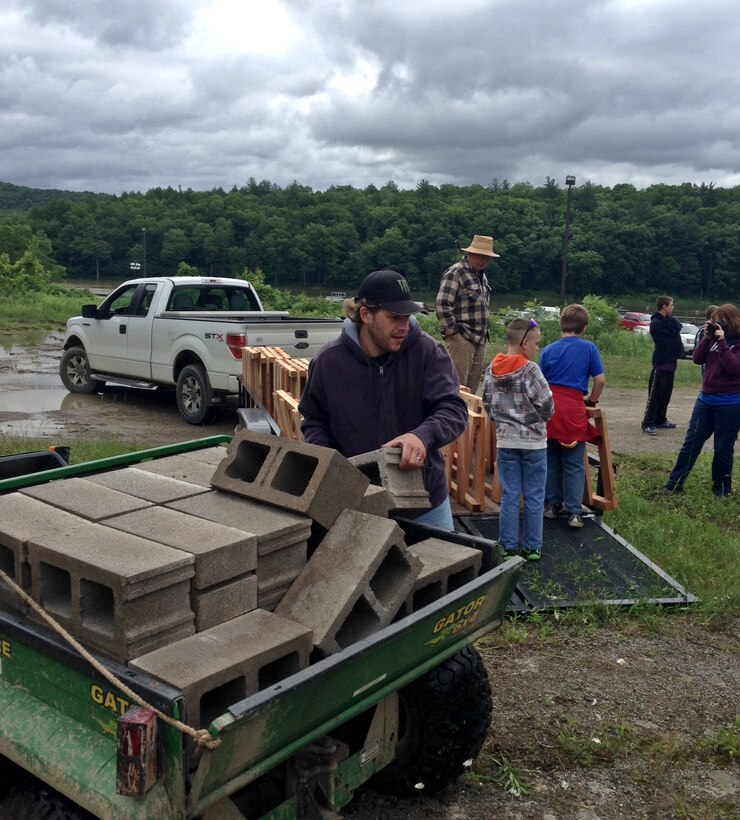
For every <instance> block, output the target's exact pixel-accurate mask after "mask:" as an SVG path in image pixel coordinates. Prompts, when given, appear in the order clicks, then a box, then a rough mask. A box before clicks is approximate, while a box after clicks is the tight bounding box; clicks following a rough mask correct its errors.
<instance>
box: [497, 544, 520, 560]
mask: <svg viewBox="0 0 740 820" xmlns="http://www.w3.org/2000/svg"><path fill="white" fill-rule="evenodd" d="M498 545H499V547H501V554H502V555H503V556H504V561H506V560H507V558H513V557H514V556H515V555H518V554H519V550H517V548H516V547H507V546H506V545H505V544H502V543H501V542H500V541H499V542H498Z"/></svg>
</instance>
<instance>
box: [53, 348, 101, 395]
mask: <svg viewBox="0 0 740 820" xmlns="http://www.w3.org/2000/svg"><path fill="white" fill-rule="evenodd" d="M59 375H60V377H61V379H62V384H63V385H64V386H65V387H66V388H67V390H69V392H70V393H98V392H99V391H100V390H101V389H102V388H103V382H99V381H95V380H94V379H91V378H90V362H88V360H87V353H86V352H85V348H84V347H70V348H69V349H68V350H65V351H64V353H63V354H62V360H61V362H59Z"/></svg>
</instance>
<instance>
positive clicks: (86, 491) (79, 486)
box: [19, 478, 151, 521]
mask: <svg viewBox="0 0 740 820" xmlns="http://www.w3.org/2000/svg"><path fill="white" fill-rule="evenodd" d="M19 492H20V493H22V494H23V495H27V496H29V497H30V498H36V499H37V500H39V501H43V502H44V503H45V504H50V505H51V506H53V507H58V508H59V509H60V510H65V511H66V512H70V513H73V514H74V515H78V516H80V517H81V518H86V519H87V520H88V521H103V520H104V519H106V518H110V517H111V516H113V515H120V514H121V513H125V512H131V511H132V510H140V509H143V508H144V507H150V506H151V502H149V501H144V499H142V498H135V497H134V496H132V495H127V494H126V493H121V492H118V490H111V489H110V488H108V487H104V486H102V485H100V484H94V483H93V482H92V481H88V479H86V478H67V479H64V481H50V482H48V483H47V484H38V485H36V486H34V487H26V488H25V489H23V490H19Z"/></svg>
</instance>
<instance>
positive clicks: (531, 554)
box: [524, 550, 542, 561]
mask: <svg viewBox="0 0 740 820" xmlns="http://www.w3.org/2000/svg"><path fill="white" fill-rule="evenodd" d="M524 554H525V555H526V557H527V561H539V560H540V558H541V557H542V550H525V551H524Z"/></svg>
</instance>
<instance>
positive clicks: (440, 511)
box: [414, 498, 455, 532]
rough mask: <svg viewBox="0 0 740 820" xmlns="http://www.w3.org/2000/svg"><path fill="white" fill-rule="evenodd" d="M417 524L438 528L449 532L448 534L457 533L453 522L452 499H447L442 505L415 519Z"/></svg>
mask: <svg viewBox="0 0 740 820" xmlns="http://www.w3.org/2000/svg"><path fill="white" fill-rule="evenodd" d="M414 522H415V523H417V524H425V525H426V526H427V527H437V528H438V529H440V530H447V531H448V532H454V531H455V525H454V524H453V522H452V508H451V507H450V499H449V498H445V500H444V501H443V502H442V503H441V504H437V506H436V507H432V509H431V510H427V511H426V512H424V513H422V514H421V515H419V516H417V517H416V518H415V519H414Z"/></svg>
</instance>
